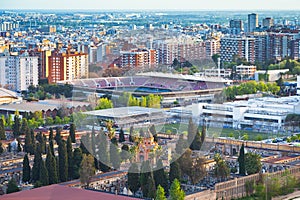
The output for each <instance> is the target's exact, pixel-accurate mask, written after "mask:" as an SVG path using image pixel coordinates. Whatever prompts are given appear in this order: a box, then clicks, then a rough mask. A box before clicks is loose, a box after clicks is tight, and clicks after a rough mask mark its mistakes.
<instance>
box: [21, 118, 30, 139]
mask: <svg viewBox="0 0 300 200" xmlns="http://www.w3.org/2000/svg"><path fill="white" fill-rule="evenodd" d="M20 131H21V134H22V135H23V134H26V133H27V132H28V131H29V128H28V122H27V119H26V118H23V119H22V126H21V130H20Z"/></svg>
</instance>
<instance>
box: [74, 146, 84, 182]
mask: <svg viewBox="0 0 300 200" xmlns="http://www.w3.org/2000/svg"><path fill="white" fill-rule="evenodd" d="M81 161H82V151H81V149H80V148H75V149H74V153H73V178H74V179H78V178H79V177H80V174H79V169H80V164H81Z"/></svg>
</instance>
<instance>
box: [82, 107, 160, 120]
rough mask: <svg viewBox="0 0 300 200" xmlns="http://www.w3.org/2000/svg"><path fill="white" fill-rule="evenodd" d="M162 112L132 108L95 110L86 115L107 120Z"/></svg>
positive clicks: (153, 109) (152, 109) (154, 109)
mask: <svg viewBox="0 0 300 200" xmlns="http://www.w3.org/2000/svg"><path fill="white" fill-rule="evenodd" d="M161 112H163V110H162V109H156V108H145V107H139V106H131V107H120V108H109V109H103V110H94V111H89V112H85V113H84V114H87V115H94V116H98V117H107V118H125V117H136V116H139V115H145V114H148V115H151V114H154V113H161Z"/></svg>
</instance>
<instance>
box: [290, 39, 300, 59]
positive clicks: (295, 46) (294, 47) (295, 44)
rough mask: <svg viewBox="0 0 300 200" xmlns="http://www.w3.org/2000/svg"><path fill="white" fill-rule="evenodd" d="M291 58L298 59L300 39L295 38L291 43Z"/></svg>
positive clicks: (299, 57) (299, 55)
mask: <svg viewBox="0 0 300 200" xmlns="http://www.w3.org/2000/svg"><path fill="white" fill-rule="evenodd" d="M291 58H292V59H294V60H299V59H300V39H295V40H293V41H292V43H291Z"/></svg>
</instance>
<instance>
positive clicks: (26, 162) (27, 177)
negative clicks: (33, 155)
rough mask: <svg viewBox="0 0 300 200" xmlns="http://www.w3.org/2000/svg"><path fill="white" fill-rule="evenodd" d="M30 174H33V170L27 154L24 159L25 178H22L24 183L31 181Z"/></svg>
mask: <svg viewBox="0 0 300 200" xmlns="http://www.w3.org/2000/svg"><path fill="white" fill-rule="evenodd" d="M30 173H31V168H30V165H29V159H28V155H27V154H25V156H24V159H23V178H22V180H23V182H24V183H25V182H29V181H30Z"/></svg>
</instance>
